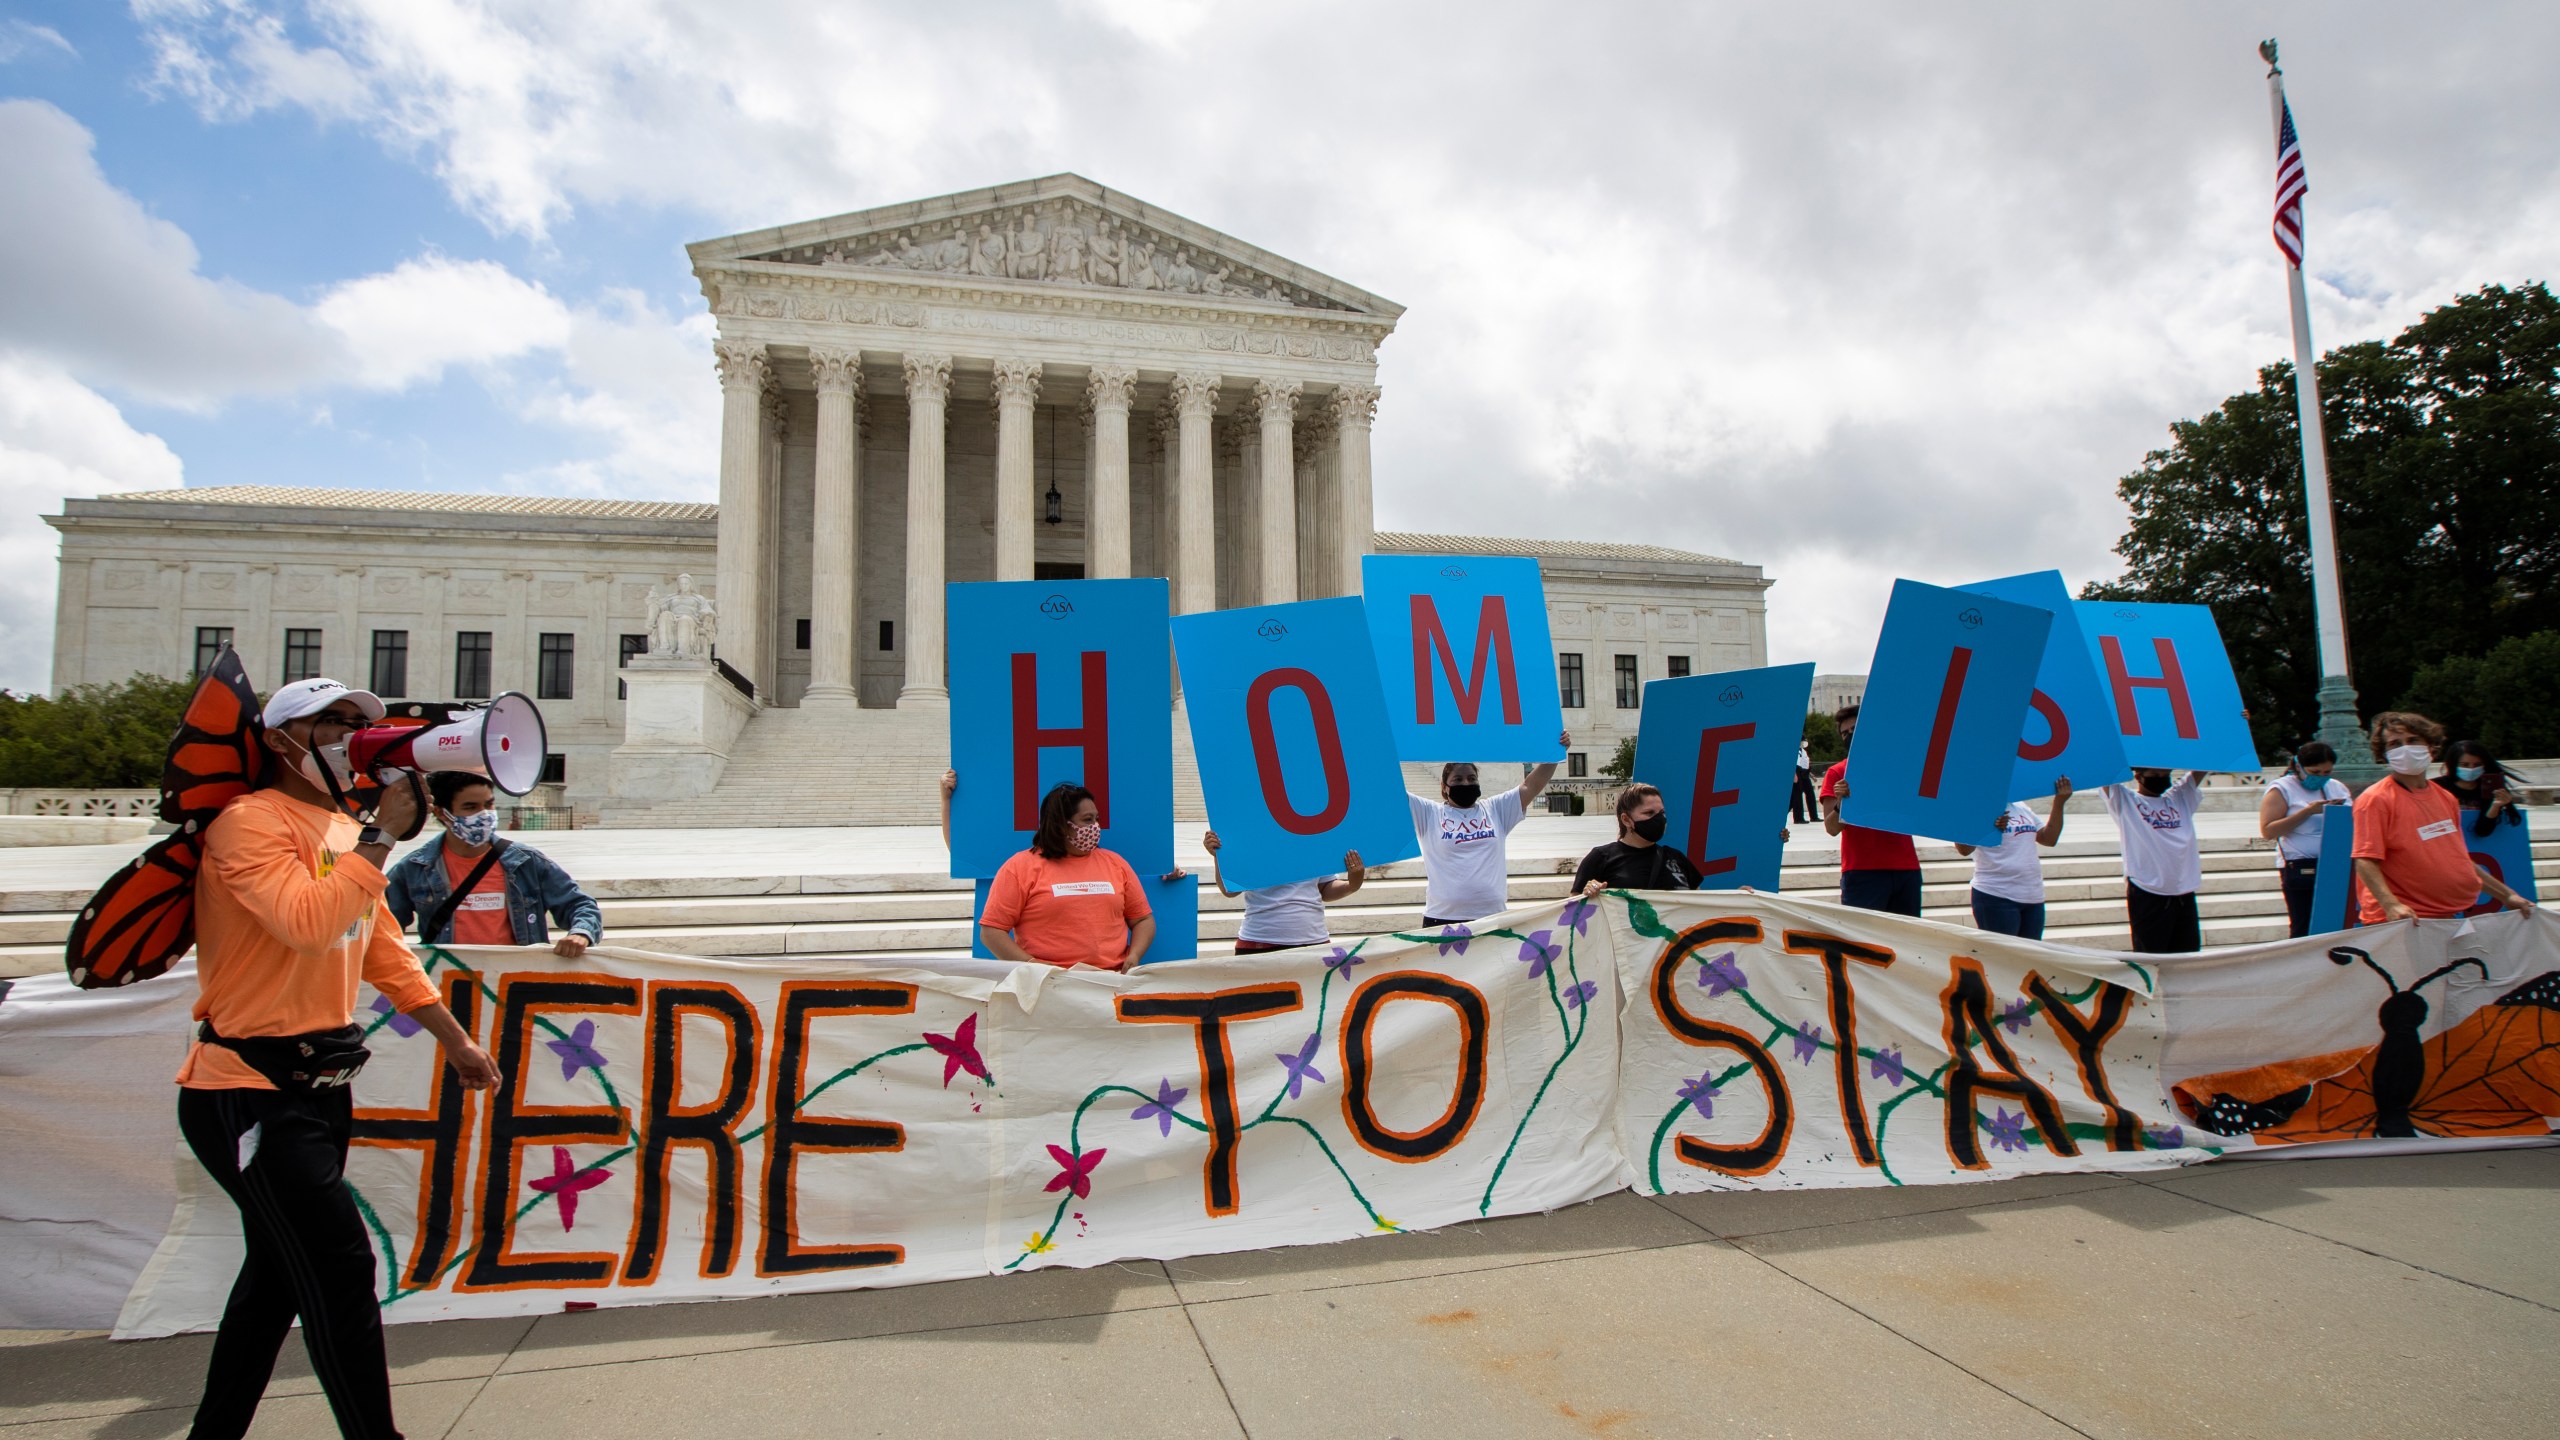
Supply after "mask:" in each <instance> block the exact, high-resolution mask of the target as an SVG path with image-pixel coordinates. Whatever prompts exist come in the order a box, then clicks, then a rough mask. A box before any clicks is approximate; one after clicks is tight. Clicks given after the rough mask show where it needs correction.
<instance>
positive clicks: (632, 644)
mask: <svg viewBox="0 0 2560 1440" xmlns="http://www.w3.org/2000/svg"><path fill="white" fill-rule="evenodd" d="M648 653H649V637H648V636H646V635H625V636H623V637H622V658H621V659H619V660H616V661H614V662H613V668H614V669H616V670H627V669H629V668H630V666H631V657H632V656H634V655H646V654H648ZM613 698H614V699H616V700H628V699H630V698H631V687H630V686H629V685H626V684H624V683H623V682H621V681H619V680H616V681H614V682H613Z"/></svg>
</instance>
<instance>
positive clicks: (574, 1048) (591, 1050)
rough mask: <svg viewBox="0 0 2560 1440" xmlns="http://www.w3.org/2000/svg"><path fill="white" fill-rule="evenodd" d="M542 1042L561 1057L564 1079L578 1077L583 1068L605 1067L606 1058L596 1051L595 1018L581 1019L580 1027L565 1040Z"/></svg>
mask: <svg viewBox="0 0 2560 1440" xmlns="http://www.w3.org/2000/svg"><path fill="white" fill-rule="evenodd" d="M542 1043H543V1044H544V1045H545V1046H547V1047H548V1048H549V1049H550V1051H551V1053H552V1054H554V1055H557V1056H559V1057H560V1078H561V1079H563V1080H575V1079H577V1078H578V1072H579V1071H581V1070H587V1069H594V1070H602V1069H603V1068H604V1067H605V1063H606V1062H605V1058H604V1057H603V1056H602V1055H599V1054H597V1053H596V1022H594V1021H593V1020H581V1021H579V1022H578V1028H576V1029H574V1030H572V1031H570V1032H569V1036H568V1038H567V1039H565V1040H545V1041H543V1042H542Z"/></svg>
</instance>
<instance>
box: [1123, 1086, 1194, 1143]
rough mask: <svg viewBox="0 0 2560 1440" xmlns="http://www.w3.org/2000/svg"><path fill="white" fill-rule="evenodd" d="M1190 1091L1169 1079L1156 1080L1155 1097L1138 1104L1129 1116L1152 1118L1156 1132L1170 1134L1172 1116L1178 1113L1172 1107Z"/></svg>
mask: <svg viewBox="0 0 2560 1440" xmlns="http://www.w3.org/2000/svg"><path fill="white" fill-rule="evenodd" d="M1190 1093H1191V1092H1190V1091H1188V1090H1183V1089H1179V1088H1176V1086H1175V1085H1174V1083H1173V1082H1172V1081H1171V1080H1158V1081H1157V1082H1156V1098H1154V1099H1153V1100H1150V1101H1148V1102H1146V1103H1145V1104H1143V1105H1140V1106H1139V1107H1138V1108H1137V1109H1135V1110H1132V1111H1130V1112H1129V1118H1130V1119H1132V1120H1153V1121H1155V1122H1156V1133H1157V1134H1159V1135H1171V1134H1172V1133H1173V1117H1174V1116H1175V1115H1177V1114H1179V1113H1180V1112H1179V1111H1177V1110H1175V1109H1174V1108H1173V1107H1175V1106H1176V1105H1179V1104H1181V1103H1182V1099H1183V1097H1184V1096H1186V1095H1189V1094H1190Z"/></svg>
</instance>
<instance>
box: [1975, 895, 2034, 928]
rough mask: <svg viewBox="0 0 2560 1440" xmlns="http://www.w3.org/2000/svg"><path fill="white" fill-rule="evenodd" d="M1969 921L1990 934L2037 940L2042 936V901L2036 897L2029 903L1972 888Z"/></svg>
mask: <svg viewBox="0 0 2560 1440" xmlns="http://www.w3.org/2000/svg"><path fill="white" fill-rule="evenodd" d="M1973 923H1974V925H1975V926H1976V927H1977V928H1979V929H1983V930H1988V931H1990V932H1991V933H1993V934H1994V935H2015V936H2017V937H2018V938H2019V939H2021V940H2041V939H2043V938H2044V902H2043V901H2041V900H2039V901H2037V902H2036V903H2034V904H2033V905H2029V904H2027V903H2025V902H2024V901H2019V900H2004V899H2002V898H2000V897H1999V896H1997V895H1989V894H1985V893H1983V892H1982V891H1980V890H1976V891H1974V892H1973Z"/></svg>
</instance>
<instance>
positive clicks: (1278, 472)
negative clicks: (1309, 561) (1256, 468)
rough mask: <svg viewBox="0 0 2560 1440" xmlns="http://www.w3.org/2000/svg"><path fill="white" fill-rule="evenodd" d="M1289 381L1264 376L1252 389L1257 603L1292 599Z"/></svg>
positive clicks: (1292, 404)
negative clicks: (1258, 455) (1257, 490)
mask: <svg viewBox="0 0 2560 1440" xmlns="http://www.w3.org/2000/svg"><path fill="white" fill-rule="evenodd" d="M1299 389H1300V386H1299V384H1298V382H1297V381H1295V380H1264V381H1261V382H1260V383H1258V384H1256V385H1255V386H1254V387H1253V403H1254V409H1255V410H1256V411H1257V412H1258V413H1259V415H1260V417H1261V421H1262V483H1261V495H1262V502H1261V504H1260V506H1259V507H1258V508H1257V513H1256V516H1255V518H1256V519H1257V520H1259V521H1260V524H1259V526H1258V528H1259V529H1260V531H1261V539H1262V546H1261V549H1262V585H1261V593H1260V595H1259V597H1258V598H1259V600H1260V603H1262V604H1265V605H1285V604H1287V603H1289V602H1290V601H1292V600H1295V599H1297V598H1298V484H1297V474H1298V449H1297V443H1296V440H1295V438H1294V435H1293V433H1292V427H1293V426H1295V425H1296V423H1297V416H1298V391H1299Z"/></svg>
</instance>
